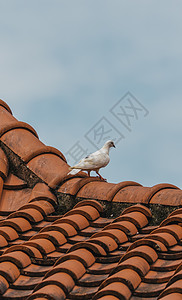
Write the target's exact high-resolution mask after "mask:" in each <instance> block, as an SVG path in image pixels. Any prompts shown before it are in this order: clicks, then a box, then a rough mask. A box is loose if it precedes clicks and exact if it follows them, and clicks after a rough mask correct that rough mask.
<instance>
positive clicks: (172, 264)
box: [151, 259, 182, 272]
mask: <svg viewBox="0 0 182 300" xmlns="http://www.w3.org/2000/svg"><path fill="white" fill-rule="evenodd" d="M181 263H182V259H178V260H177V259H176V260H173V259H172V260H166V259H158V260H156V262H155V263H154V264H153V265H152V266H151V270H153V271H159V272H166V271H174V270H176V269H177V267H178V266H179V265H180V264H181Z"/></svg>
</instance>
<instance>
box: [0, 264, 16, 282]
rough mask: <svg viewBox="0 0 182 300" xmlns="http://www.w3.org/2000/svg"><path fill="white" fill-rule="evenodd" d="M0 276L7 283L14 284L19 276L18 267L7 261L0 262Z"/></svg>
mask: <svg viewBox="0 0 182 300" xmlns="http://www.w3.org/2000/svg"><path fill="white" fill-rule="evenodd" d="M0 275H1V276H3V277H4V278H5V279H6V280H7V281H8V282H11V283H12V282H14V281H15V280H16V279H17V278H18V276H19V275H20V271H19V269H18V267H17V266H16V265H15V264H14V263H12V262H9V261H3V262H0Z"/></svg>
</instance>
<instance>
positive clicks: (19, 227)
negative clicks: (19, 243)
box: [0, 217, 32, 232]
mask: <svg viewBox="0 0 182 300" xmlns="http://www.w3.org/2000/svg"><path fill="white" fill-rule="evenodd" d="M0 226H10V227H12V228H14V229H15V230H16V231H17V232H25V231H27V230H30V229H32V226H31V225H30V222H29V221H28V220H26V219H24V218H21V217H19V218H11V219H7V220H4V221H1V222H0Z"/></svg>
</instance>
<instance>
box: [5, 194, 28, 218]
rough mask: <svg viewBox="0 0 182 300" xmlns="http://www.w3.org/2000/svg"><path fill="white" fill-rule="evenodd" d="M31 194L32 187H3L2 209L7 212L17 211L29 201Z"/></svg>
mask: <svg viewBox="0 0 182 300" xmlns="http://www.w3.org/2000/svg"><path fill="white" fill-rule="evenodd" d="M30 194H31V189H30V188H24V189H20V190H6V189H3V192H2V196H1V201H0V211H2V212H4V213H5V214H8V213H11V212H13V211H16V210H17V209H19V208H20V207H21V206H22V205H24V204H25V203H28V201H29V197H30Z"/></svg>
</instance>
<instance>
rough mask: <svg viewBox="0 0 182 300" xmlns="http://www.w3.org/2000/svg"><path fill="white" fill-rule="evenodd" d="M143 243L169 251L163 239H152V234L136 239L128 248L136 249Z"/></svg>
mask: <svg viewBox="0 0 182 300" xmlns="http://www.w3.org/2000/svg"><path fill="white" fill-rule="evenodd" d="M141 245H148V246H150V247H152V248H154V249H155V250H157V251H159V252H160V251H162V252H167V247H166V246H165V245H164V244H163V243H162V242H161V241H159V240H155V239H152V236H150V235H148V236H147V237H145V238H143V239H139V240H136V241H135V242H134V243H132V244H131V246H130V248H129V249H128V250H132V249H135V248H136V247H138V246H141Z"/></svg>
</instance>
